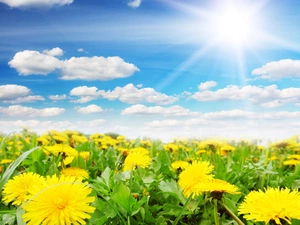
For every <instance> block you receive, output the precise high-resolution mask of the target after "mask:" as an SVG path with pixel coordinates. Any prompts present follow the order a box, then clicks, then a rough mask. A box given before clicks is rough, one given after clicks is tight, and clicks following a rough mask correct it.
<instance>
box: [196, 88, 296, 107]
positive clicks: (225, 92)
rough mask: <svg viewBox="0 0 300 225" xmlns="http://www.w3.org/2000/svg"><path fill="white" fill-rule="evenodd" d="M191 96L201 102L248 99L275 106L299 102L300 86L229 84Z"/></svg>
mask: <svg viewBox="0 0 300 225" xmlns="http://www.w3.org/2000/svg"><path fill="white" fill-rule="evenodd" d="M190 98H192V99H195V100H197V101H200V102H209V101H222V100H248V101H250V102H252V103H254V104H258V105H261V106H262V107H267V108H272V107H273V108H274V107H278V106H281V105H283V104H286V103H290V102H292V103H294V104H297V103H299V102H300V88H285V89H281V90H280V89H278V87H277V86H276V85H270V86H265V87H260V86H252V85H247V86H243V87H239V86H237V85H228V86H226V87H225V88H222V89H218V90H216V91H211V90H204V91H199V92H196V93H194V94H193V95H192V96H191V97H190Z"/></svg>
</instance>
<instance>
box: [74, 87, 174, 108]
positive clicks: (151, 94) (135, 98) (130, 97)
mask: <svg viewBox="0 0 300 225" xmlns="http://www.w3.org/2000/svg"><path fill="white" fill-rule="evenodd" d="M70 95H71V96H77V97H79V98H78V99H77V100H73V102H79V103H85V102H89V101H92V100H95V99H97V98H100V97H101V98H105V99H108V100H116V99H118V100H120V101H122V102H126V103H129V104H137V103H141V102H148V103H154V104H157V105H167V104H172V103H174V102H175V101H177V100H178V98H176V97H174V96H168V95H166V94H163V93H160V92H156V91H155V90H154V89H153V88H140V89H138V88H136V87H135V86H134V85H133V84H131V83H130V84H127V85H125V86H124V87H116V88H115V89H114V90H112V91H110V90H109V91H104V90H98V88H96V87H87V86H79V87H76V88H74V89H72V90H71V91H70Z"/></svg>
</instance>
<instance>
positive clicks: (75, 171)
mask: <svg viewBox="0 0 300 225" xmlns="http://www.w3.org/2000/svg"><path fill="white" fill-rule="evenodd" d="M61 174H62V175H65V176H73V177H75V178H79V179H84V178H88V177H89V173H88V172H87V171H86V170H84V169H81V168H74V167H69V168H66V169H64V170H62V171H61Z"/></svg>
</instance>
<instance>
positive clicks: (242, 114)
mask: <svg viewBox="0 0 300 225" xmlns="http://www.w3.org/2000/svg"><path fill="white" fill-rule="evenodd" d="M298 117H300V111H295V112H289V111H277V112H265V113H258V112H248V111H243V110H240V109H235V110H227V111H226V110H222V111H219V112H209V113H204V114H202V116H201V118H203V119H208V120H221V119H223V120H224V119H226V120H227V119H228V120H230V119H233V120H237V119H255V120H283V119H293V118H298Z"/></svg>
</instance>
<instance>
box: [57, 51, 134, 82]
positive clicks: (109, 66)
mask: <svg viewBox="0 0 300 225" xmlns="http://www.w3.org/2000/svg"><path fill="white" fill-rule="evenodd" d="M136 71H139V69H138V68H137V67H136V66H135V65H133V64H131V63H126V62H124V60H123V59H122V58H120V57H118V56H115V57H107V58H104V57H97V56H94V57H92V58H88V57H79V58H76V57H72V58H70V59H69V60H66V61H65V62H64V66H63V68H62V70H61V72H62V76H61V79H63V80H112V79H115V78H124V77H129V76H131V75H132V74H133V73H134V72H136Z"/></svg>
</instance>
